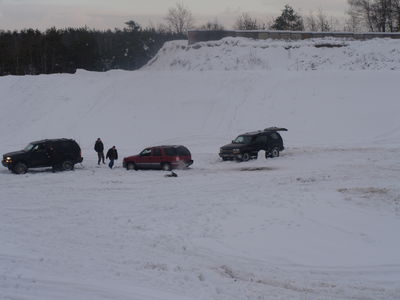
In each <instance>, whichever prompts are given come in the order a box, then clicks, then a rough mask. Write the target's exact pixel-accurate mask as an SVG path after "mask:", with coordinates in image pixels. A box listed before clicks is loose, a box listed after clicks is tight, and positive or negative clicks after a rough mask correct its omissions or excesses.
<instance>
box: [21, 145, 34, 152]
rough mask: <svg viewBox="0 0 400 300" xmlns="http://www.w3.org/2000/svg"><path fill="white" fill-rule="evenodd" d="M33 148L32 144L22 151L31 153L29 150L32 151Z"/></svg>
mask: <svg viewBox="0 0 400 300" xmlns="http://www.w3.org/2000/svg"><path fill="white" fill-rule="evenodd" d="M33 147H35V145H34V144H28V146H26V147H25V148H24V151H31V150H32V149H33Z"/></svg>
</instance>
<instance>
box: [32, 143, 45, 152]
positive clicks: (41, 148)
mask: <svg viewBox="0 0 400 300" xmlns="http://www.w3.org/2000/svg"><path fill="white" fill-rule="evenodd" d="M44 150H46V145H45V144H36V145H35V146H33V148H32V151H44Z"/></svg>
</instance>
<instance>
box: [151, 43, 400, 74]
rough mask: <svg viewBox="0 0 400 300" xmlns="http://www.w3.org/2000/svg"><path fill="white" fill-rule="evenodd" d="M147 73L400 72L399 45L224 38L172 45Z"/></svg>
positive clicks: (162, 53)
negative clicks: (243, 71)
mask: <svg viewBox="0 0 400 300" xmlns="http://www.w3.org/2000/svg"><path fill="white" fill-rule="evenodd" d="M144 69H146V70H187V71H211V70H218V71H230V70H268V71H276V70H289V71H311V70H349V71H353V70H400V40H393V39H373V40H367V41H354V40H349V39H338V38H322V39H310V40H301V41H287V40H271V39H268V40H254V39H248V38H224V39H222V40H218V41H208V42H200V43H196V44H193V45H188V44H187V41H172V42H167V43H165V45H164V47H163V48H162V49H161V50H160V51H159V53H158V54H157V55H156V56H155V57H154V59H152V60H151V61H150V62H149V63H148V64H147V65H146V66H145V67H144Z"/></svg>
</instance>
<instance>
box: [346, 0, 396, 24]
mask: <svg viewBox="0 0 400 300" xmlns="http://www.w3.org/2000/svg"><path fill="white" fill-rule="evenodd" d="M348 4H349V6H350V9H349V15H350V16H351V17H352V18H355V17H357V18H360V19H361V20H362V21H363V22H364V24H365V25H366V26H368V29H369V30H370V31H382V32H386V31H390V32H394V31H400V1H399V0H348Z"/></svg>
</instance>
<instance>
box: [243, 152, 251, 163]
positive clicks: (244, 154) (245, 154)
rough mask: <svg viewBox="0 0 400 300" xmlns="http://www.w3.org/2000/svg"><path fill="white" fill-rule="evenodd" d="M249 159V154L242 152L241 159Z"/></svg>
mask: <svg viewBox="0 0 400 300" xmlns="http://www.w3.org/2000/svg"><path fill="white" fill-rule="evenodd" d="M249 160H250V154H249V153H243V155H242V161H249Z"/></svg>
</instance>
